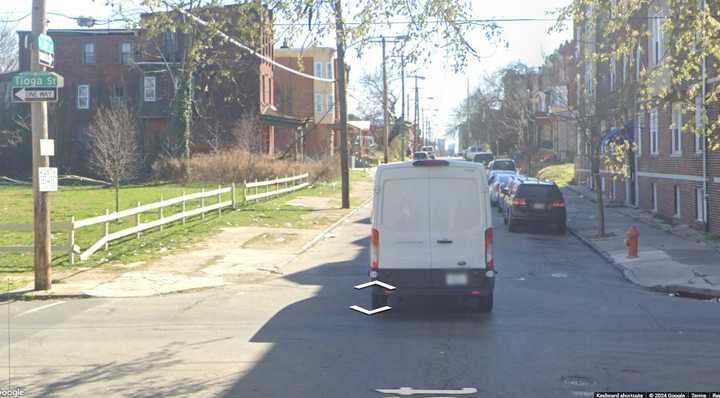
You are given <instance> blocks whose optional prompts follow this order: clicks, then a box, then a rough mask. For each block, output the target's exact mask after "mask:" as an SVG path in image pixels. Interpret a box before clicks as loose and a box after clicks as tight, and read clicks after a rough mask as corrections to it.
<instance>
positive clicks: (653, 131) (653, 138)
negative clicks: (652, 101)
mask: <svg viewBox="0 0 720 398" xmlns="http://www.w3.org/2000/svg"><path fill="white" fill-rule="evenodd" d="M650 154H651V155H657V154H658V110H657V109H653V110H652V111H650Z"/></svg>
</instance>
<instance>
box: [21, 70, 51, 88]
mask: <svg viewBox="0 0 720 398" xmlns="http://www.w3.org/2000/svg"><path fill="white" fill-rule="evenodd" d="M63 83H64V79H63V77H62V76H60V75H58V74H57V73H54V72H20V73H18V74H16V75H15V76H13V80H12V85H13V87H62V86H63Z"/></svg>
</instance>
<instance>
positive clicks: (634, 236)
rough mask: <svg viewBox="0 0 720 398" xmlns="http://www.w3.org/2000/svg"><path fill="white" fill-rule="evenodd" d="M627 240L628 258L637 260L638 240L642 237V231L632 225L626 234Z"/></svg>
mask: <svg viewBox="0 0 720 398" xmlns="http://www.w3.org/2000/svg"><path fill="white" fill-rule="evenodd" d="M625 236H626V237H627V239H625V246H627V248H628V255H627V256H628V258H636V257H637V256H638V238H639V237H640V231H638V229H637V228H636V227H635V226H634V225H631V226H630V228H628V230H627V232H626V233H625Z"/></svg>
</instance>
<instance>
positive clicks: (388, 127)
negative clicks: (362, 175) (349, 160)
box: [381, 36, 390, 163]
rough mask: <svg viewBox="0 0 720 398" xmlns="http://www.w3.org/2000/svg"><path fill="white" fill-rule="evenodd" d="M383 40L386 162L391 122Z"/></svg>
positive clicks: (383, 37)
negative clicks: (389, 120) (389, 118)
mask: <svg viewBox="0 0 720 398" xmlns="http://www.w3.org/2000/svg"><path fill="white" fill-rule="evenodd" d="M381 40H382V58H383V60H382V70H383V122H384V124H385V137H384V141H385V154H384V163H388V158H389V156H388V155H389V151H390V148H389V145H390V124H389V122H388V92H387V73H386V67H385V63H386V57H385V36H381Z"/></svg>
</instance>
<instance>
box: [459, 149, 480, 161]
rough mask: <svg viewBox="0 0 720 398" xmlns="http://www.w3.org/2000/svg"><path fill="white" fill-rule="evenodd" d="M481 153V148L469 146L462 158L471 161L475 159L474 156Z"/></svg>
mask: <svg viewBox="0 0 720 398" xmlns="http://www.w3.org/2000/svg"><path fill="white" fill-rule="evenodd" d="M482 151H483V150H482V148H480V147H479V146H471V147H468V148H467V149H466V150H465V152H463V157H464V158H465V160H468V161H472V160H473V159H474V158H475V154H478V153H480V152H482Z"/></svg>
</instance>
